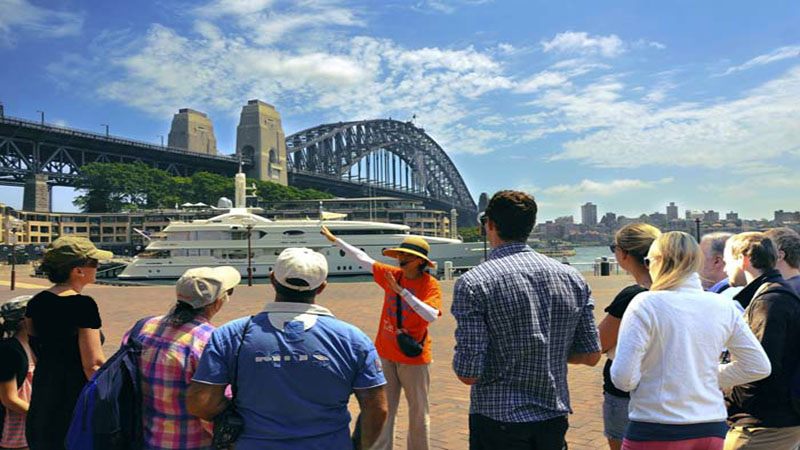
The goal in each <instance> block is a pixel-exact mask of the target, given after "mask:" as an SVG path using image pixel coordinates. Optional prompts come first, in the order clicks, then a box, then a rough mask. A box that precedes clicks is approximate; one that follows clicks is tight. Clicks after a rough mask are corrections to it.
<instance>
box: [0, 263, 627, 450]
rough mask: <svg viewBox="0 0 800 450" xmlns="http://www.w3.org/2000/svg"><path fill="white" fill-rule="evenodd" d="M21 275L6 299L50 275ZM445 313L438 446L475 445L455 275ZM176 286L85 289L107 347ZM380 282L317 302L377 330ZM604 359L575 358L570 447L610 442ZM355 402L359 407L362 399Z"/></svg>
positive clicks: (0, 275) (333, 288)
mask: <svg viewBox="0 0 800 450" xmlns="http://www.w3.org/2000/svg"><path fill="white" fill-rule="evenodd" d="M7 272H8V271H7V268H6V267H2V268H0V280H4V281H5V280H8V275H7ZM21 272H23V273H22V274H21V276H19V275H20V274H19V272H18V276H19V281H21V282H23V283H24V285H22V286H21V287H23V288H21V289H18V290H17V291H15V292H13V293H12V292H10V291H8V287H7V284H5V285H2V284H0V301H4V300H6V299H8V298H11V297H13V296H16V295H23V294H33V293H36V292H37V291H38V290H39V289H33V288H32V287H33V286H35V285H38V286H42V288H45V287H47V286H48V283H47V281H46V280H41V279H34V278H29V277H28V276H27V274H26V271H24V270H23V271H21ZM587 279H588V280H589V284H590V286H591V287H592V291H593V293H594V298H595V301H596V308H595V317H596V318H597V319H598V322H599V320H600V319H601V318H602V317H603V316H604V313H603V312H602V310H603V308H605V306H606V305H608V304H609V303H610V302H611V300H612V299H613V298H614V295H615V294H616V293H617V292H619V291H620V290H621V289H622V288H623V287H624V286H626V285H628V284H631V283H632V282H633V280H632V278H630V277H628V276H624V275H620V276H611V277H603V278H599V277H591V276H588V277H587ZM442 289H443V298H444V305H443V311H444V313H445V314H444V315H443V316H442V317H441V318H440V319H439V320H437V321H436V322H435V323H434V324H433V325H432V326H431V327H430V328H429V333H430V335H431V337H432V339H433V346H434V348H433V354H434V359H435V361H434V362H433V364H432V366H431V447H432V448H434V449H439V450H444V449H447V450H462V449H467V448H468V442H469V441H468V437H469V432H468V427H467V414H468V411H469V388H468V387H467V386H465V385H463V384H461V383H460V382H459V381H458V380H457V379H456V377H455V375H454V374H453V371H452V369H451V368H450V363H451V361H452V357H453V345H454V339H453V331H454V329H455V320H454V319H453V316H452V315H450V313H449V311H450V303H451V301H452V291H453V282H442ZM173 292H174V291H173V288H172V287H170V286H151V287H111V286H99V285H93V286H89V287H88V288H87V289H86V290H85V292H84V293H85V294H87V295H91V296H92V297H94V298H95V299H96V300H97V302H98V305H99V307H100V314H101V317H102V318H103V333H104V334H105V336H106V344H105V346H104V349H105V351H106V355H107V356H110V355H111V354H112V353H113V352H114V350H115V349H116V348H117V347H118V345H119V342H120V339H121V337H122V334H123V333H124V332H125V331H127V329H128V328H129V327H130V326H131V325H132V324H133V323H134V322H135V320H136V319H137V318H140V317H143V316H146V315H156V314H163V313H164V312H166V310H167V309H168V308H169V307H170V306H171V304H172V302H173V301H174V296H173ZM272 295H273V293H272V288H271V287H270V286H269V285H264V284H261V285H256V286H253V287H247V286H246V285H241V286H239V287H238V288H236V292H235V293H234V295H233V300H232V301H231V302H230V303H229V304H227V305H225V307H224V308H223V309H222V311H221V312H220V313H219V315H218V316H216V317H214V320H213V322H214V323H215V324H222V323H224V322H226V321H228V320H231V319H233V318H236V317H241V316H244V315H248V314H253V313H256V312H258V311H260V310H261V308H263V305H264V303H265V302H266V301H268V300H269V301H272ZM382 298H383V297H382V293H381V289H380V288H378V287H377V286H376V285H375V284H374V283H368V282H359V283H349V282H334V283H331V284H330V285H329V286H328V288H327V289H326V290H325V292H323V294H322V295H321V296H320V298H319V299H318V300H319V301H318V303H319V304H321V305H323V306H325V307H327V308H330V309H331V310H332V311H333V313H334V314H335V315H336V316H337V317H339V318H340V319H343V320H345V321H347V322H350V323H352V324H354V325H356V326H358V327H359V328H361V329H362V330H364V332H366V333H367V334H368V335H369V336H374V335H375V333H376V331H377V325H378V320H379V317H380V309H381V308H380V305H381V299H382ZM604 362H605V360H602V361H601V362H600V364H598V365H597V367H585V366H570V368H569V386H570V393H571V402H572V408H573V410H574V414H572V415H571V416H570V417H569V423H570V428H569V432H568V434H567V441H568V442H569V448H570V450H594V449H605V448H608V447H607V445H608V444H607V443H606V439H605V437H604V436H603V420H602V364H603V363H604ZM350 409H351V411H352V412H353V413H354V414H353V416H354V417H355V415H356V414H357V411H358V406H357V403H356V402H355V400H352V401H351V403H350ZM407 417H408V416H407V412H406V408H405V405H404V401H403V400H401V402H400V410H399V412H398V420H397V431H396V435H397V438H396V444H395V448H396V449H398V450H399V449H405V442H406V437H405V434H406V431H407Z"/></svg>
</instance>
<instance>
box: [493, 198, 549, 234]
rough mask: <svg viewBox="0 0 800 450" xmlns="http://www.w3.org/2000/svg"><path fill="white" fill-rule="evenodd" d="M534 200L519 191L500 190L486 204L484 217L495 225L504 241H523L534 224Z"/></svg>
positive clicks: (535, 209)
mask: <svg viewBox="0 0 800 450" xmlns="http://www.w3.org/2000/svg"><path fill="white" fill-rule="evenodd" d="M536 211H537V208H536V201H535V200H534V199H533V196H531V195H529V194H526V193H524V192H520V191H511V190H506V191H500V192H498V193H496V194H494V195H493V196H492V199H491V200H489V204H488V205H487V206H486V217H488V218H489V220H491V221H492V222H493V223H494V224H495V226H496V227H497V234H498V235H499V236H500V239H503V240H504V241H517V242H525V241H526V240H528V236H530V234H531V231H532V230H533V226H534V225H536Z"/></svg>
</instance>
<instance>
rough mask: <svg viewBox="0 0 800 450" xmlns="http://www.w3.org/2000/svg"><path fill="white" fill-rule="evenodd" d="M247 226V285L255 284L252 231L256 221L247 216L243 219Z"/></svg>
mask: <svg viewBox="0 0 800 450" xmlns="http://www.w3.org/2000/svg"><path fill="white" fill-rule="evenodd" d="M242 223H243V224H244V226H245V228H246V229H247V285H248V286H252V285H253V252H252V243H251V232H252V231H253V225H255V221H254V220H253V219H251V218H249V217H248V218H246V219H244V220H243V221H242Z"/></svg>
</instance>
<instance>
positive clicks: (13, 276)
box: [10, 219, 22, 291]
mask: <svg viewBox="0 0 800 450" xmlns="http://www.w3.org/2000/svg"><path fill="white" fill-rule="evenodd" d="M10 223H11V236H10V238H11V290H12V291H13V290H14V289H15V288H16V285H17V231H18V230H19V228H20V226H21V224H22V221H21V220H19V219H11V220H10Z"/></svg>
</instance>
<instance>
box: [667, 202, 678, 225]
mask: <svg viewBox="0 0 800 450" xmlns="http://www.w3.org/2000/svg"><path fill="white" fill-rule="evenodd" d="M673 220H678V205H676V204H675V202H669V205H667V221H673Z"/></svg>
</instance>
